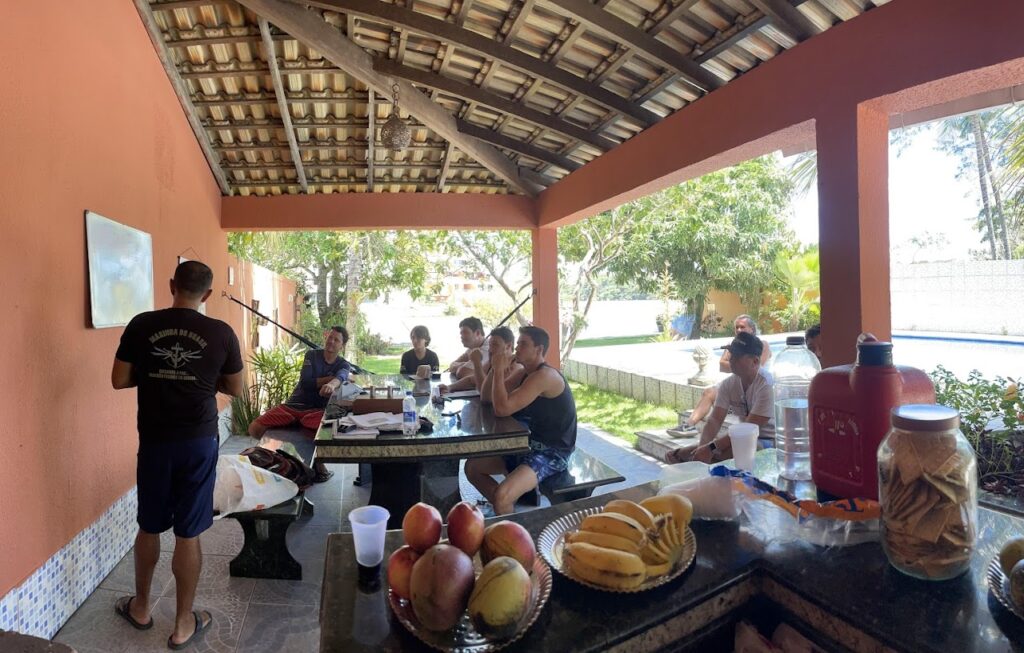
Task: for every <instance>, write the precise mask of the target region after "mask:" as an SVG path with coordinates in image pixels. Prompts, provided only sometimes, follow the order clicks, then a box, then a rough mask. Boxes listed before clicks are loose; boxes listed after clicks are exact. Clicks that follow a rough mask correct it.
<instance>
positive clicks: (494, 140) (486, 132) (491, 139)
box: [459, 120, 581, 172]
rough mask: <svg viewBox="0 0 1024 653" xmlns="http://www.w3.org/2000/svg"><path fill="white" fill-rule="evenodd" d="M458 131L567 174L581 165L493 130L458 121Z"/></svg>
mask: <svg viewBox="0 0 1024 653" xmlns="http://www.w3.org/2000/svg"><path fill="white" fill-rule="evenodd" d="M459 131H461V132H462V133H464V134H469V135H470V136H473V137H474V138H479V139H480V140H482V141H485V142H487V143H490V144H491V145H496V146H498V147H500V148H502V149H505V150H509V151H510V152H515V153H517V154H522V155H524V156H528V157H530V158H531V159H536V160H538V161H541V162H543V163H547V164H550V165H553V166H556V167H558V168H561V169H563V170H568V171H569V172H572V171H573V170H576V169H578V168H580V167H581V164H579V163H576V162H575V161H573V160H572V159H570V158H568V157H565V156H562V155H561V154H558V153H557V152H549V151H548V150H545V149H543V148H540V147H537V146H536V145H530V144H529V143H524V142H522V141H517V140H516V139H514V138H510V137H508V136H505V135H504V134H502V133H499V132H497V131H495V130H493V129H488V128H487V127H481V126H480V125H474V124H473V123H471V122H466V121H465V120H460V121H459Z"/></svg>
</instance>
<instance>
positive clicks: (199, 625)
mask: <svg viewBox="0 0 1024 653" xmlns="http://www.w3.org/2000/svg"><path fill="white" fill-rule="evenodd" d="M203 612H205V613H206V614H208V615H210V619H209V621H207V622H206V623H205V624H204V623H203V617H202V615H201V614H200V612H199V610H193V611H192V616H193V617H195V618H196V629H195V630H194V631H193V632H192V634H191V635H189V638H188V639H186V640H185V641H184V642H181V643H180V644H175V643H174V641H173V638H174V635H171V636H170V637H168V638H167V648H169V649H171V650H172V651H180V650H182V649H186V648H188V647H189V646H190V645H191V644H192V642H194V641H195V640H196V638H198V637H199V636H200V635H202V634H203V633H205V632H206V629H207V628H209V627H210V624H212V623H213V615H212V614H211V613H210V612H209V611H208V610H203Z"/></svg>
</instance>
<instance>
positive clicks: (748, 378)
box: [666, 331, 775, 463]
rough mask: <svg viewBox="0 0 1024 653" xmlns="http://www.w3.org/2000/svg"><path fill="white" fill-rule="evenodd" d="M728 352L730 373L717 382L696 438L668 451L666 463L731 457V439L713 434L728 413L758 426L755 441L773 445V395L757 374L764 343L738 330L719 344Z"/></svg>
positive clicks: (710, 461)
mask: <svg viewBox="0 0 1024 653" xmlns="http://www.w3.org/2000/svg"><path fill="white" fill-rule="evenodd" d="M723 349H725V350H727V351H728V352H729V355H730V364H731V366H732V374H731V375H729V376H728V377H726V379H725V380H723V381H722V382H721V383H720V384H719V385H718V397H717V398H716V399H715V407H714V408H713V409H712V410H711V415H710V416H709V417H708V420H707V423H706V424H705V425H704V431H703V432H702V433H701V436H700V441H699V442H698V443H697V444H694V445H690V446H688V447H681V448H679V449H675V450H673V451H670V452H669V453H668V456H667V457H666V458H667V460H668V462H670V463H679V462H683V461H687V460H699V461H701V462H705V463H712V462H718V461H720V460H727V459H729V458H732V443H731V442H730V440H729V436H728V435H723V436H722V437H720V438H719V437H717V436H718V432H719V430H721V428H722V422H724V421H725V416H726V415H728V414H729V413H732V414H733V415H736V416H737V417H738V418H739V420H740V421H741V422H750V423H751V424H757V426H758V427H759V431H760V432H759V433H758V444H759V445H768V446H773V444H774V441H775V424H774V423H773V421H772V420H773V416H774V412H775V410H774V404H775V398H774V395H773V393H772V386H771V384H770V383H769V382H768V381H767V379H765V377H764V375H762V374H760V373H759V372H760V369H761V355H762V353H763V352H764V349H765V346H764V343H763V342H761V340H760V339H759V338H758V337H757V336H755V335H753V334H752V333H747V332H745V331H744V332H738V333H737V334H736V337H735V338H733V340H732V342H731V343H729V344H728V345H726V346H725V347H723Z"/></svg>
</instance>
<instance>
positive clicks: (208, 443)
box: [110, 261, 242, 650]
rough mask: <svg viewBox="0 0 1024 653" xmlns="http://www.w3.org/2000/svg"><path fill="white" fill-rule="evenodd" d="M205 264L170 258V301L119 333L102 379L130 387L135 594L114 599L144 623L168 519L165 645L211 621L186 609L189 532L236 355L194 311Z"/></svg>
mask: <svg viewBox="0 0 1024 653" xmlns="http://www.w3.org/2000/svg"><path fill="white" fill-rule="evenodd" d="M212 285H213V272H212V271H211V270H210V268H208V267H207V266H206V265H204V264H202V263H200V262H199V261H186V262H184V263H181V264H180V265H178V267H177V269H176V270H175V271H174V278H173V279H171V280H170V289H171V297H173V302H172V304H171V308H165V309H163V310H159V311H150V312H148V313H141V314H139V315H136V316H135V317H134V318H132V321H131V322H129V323H128V326H127V327H125V330H124V333H123V334H122V335H121V344H120V346H119V347H118V348H117V354H116V355H115V358H114V368H113V370H112V371H111V374H110V379H111V384H112V385H113V386H114V389H115V390H120V389H123V388H131V387H135V386H137V387H138V405H139V413H138V429H139V455H138V469H137V482H138V498H139V510H138V522H139V532H138V535H136V537H135V596H124V597H121V598H120V599H118V600H117V602H116V603H115V605H114V609H115V610H116V612H117V614H119V615H121V616H122V617H124V619H125V620H127V621H128V623H130V624H131V625H132V626H134V627H135V628H137V629H139V630H148V629H149V628H152V627H153V617H152V614H151V612H152V607H153V604H152V601H151V598H152V597H151V596H150V588H151V586H152V582H153V570H154V569H155V568H156V563H157V560H158V559H159V557H160V533H162V532H164V531H166V530H167V529H168V528H172V527H173V528H174V535H175V543H174V557H173V559H172V561H171V569H172V571H173V572H174V582H175V586H176V595H177V597H176V598H177V615H176V617H175V621H174V630H173V631H172V632H171V636H170V637H169V638H168V640H167V646H168V647H169V648H171V649H174V650H178V649H182V648H185V647H186V646H188V645H189V644H191V643H192V642H194V641H195V640H196V639H197V638H198V637H199V636H200V635H201V634H202V633H203V632H205V631H206V629H207V628H209V627H210V623H211V622H212V621H213V615H211V614H210V612H209V611H207V610H193V607H192V602H193V600H194V599H195V594H196V585H198V583H199V571H200V569H201V568H202V560H203V556H202V550H201V549H200V546H199V534H200V533H202V532H203V531H205V530H206V529H207V528H209V527H210V525H211V524H212V523H213V485H214V480H215V478H216V469H217V448H218V444H219V443H218V437H217V400H216V394H217V392H218V391H220V392H225V393H227V394H229V395H232V396H235V397H237V396H239V395H241V394H242V356H241V353H240V352H239V348H238V338H237V337H236V336H235V333H234V331H232V330H231V327H230V326H228V325H227V324H225V323H224V322H221V321H220V320H214V319H212V318H208V317H206V316H205V315H202V314H200V313H199V306H200V305H201V304H202V303H203V302H205V301H206V300H207V298H209V296H210V293H211V292H212V290H211V286H212Z"/></svg>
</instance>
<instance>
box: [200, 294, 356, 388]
mask: <svg viewBox="0 0 1024 653" xmlns="http://www.w3.org/2000/svg"><path fill="white" fill-rule="evenodd" d="M220 296H221V297H227V298H228V299H230V300H231V301H233V302H235V303H236V304H238V305H239V306H241V307H242V308H244V309H246V310H247V311H250V312H252V313H255V314H256V315H257V316H258V317H261V318H263V319H264V320H266V321H267V322H270V323H271V324H273V325H274V326H276V327H277V328H279V329H281V330H282V331H284V332H286V333H288V334H290V335H291V336H292V337H294V338H295V339H296V340H298V341H299V342H301V343H303V344H304V345H306V346H307V347H309V348H310V349H315V350H317V351H320V350H321V349H323V347H321V346H320V345H318V344H316V343H315V342H313V341H312V340H310V339H309V338H306V337H304V336H300V335H299V334H297V333H295V332H294V331H292V330H291V329H289V328H288V327H286V326H284V325H283V324H281V323H280V322H275V321H274V320H272V319H270V318H269V317H267V316H266V315H264V314H263V313H260V312H259V311H257V310H256V309H255V308H253V307H252V306H249V305H247V304H246V303H245V302H241V301H239V300H237V299H235V298H234V297H232V296H231V295H229V294H228V292H227V291H226V290H222V291H221V293H220ZM349 365H351V366H352V372H353V373H355V374H366V370H364V369H363V368H361V367H359V366H358V365H356V364H355V363H352V362H351V361H350V362H349Z"/></svg>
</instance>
